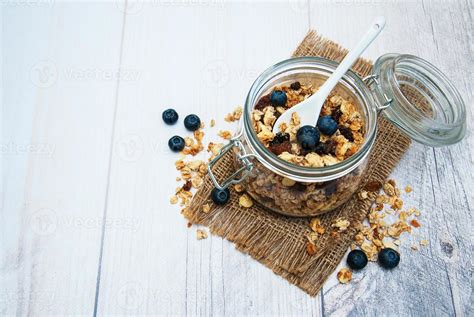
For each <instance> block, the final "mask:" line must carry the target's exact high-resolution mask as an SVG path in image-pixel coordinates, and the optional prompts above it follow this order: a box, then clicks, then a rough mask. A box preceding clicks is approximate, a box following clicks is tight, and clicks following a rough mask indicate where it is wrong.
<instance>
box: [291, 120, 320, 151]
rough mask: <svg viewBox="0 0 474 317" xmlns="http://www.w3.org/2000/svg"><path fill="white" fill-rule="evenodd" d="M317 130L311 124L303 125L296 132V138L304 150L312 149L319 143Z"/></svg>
mask: <svg viewBox="0 0 474 317" xmlns="http://www.w3.org/2000/svg"><path fill="white" fill-rule="evenodd" d="M319 137H320V135H319V131H318V129H316V128H315V127H313V126H310V125H305V126H302V127H301V128H299V129H298V132H296V140H297V141H298V143H299V145H300V146H301V147H302V148H303V149H304V150H310V151H313V150H314V149H315V148H316V146H317V145H318V144H319Z"/></svg>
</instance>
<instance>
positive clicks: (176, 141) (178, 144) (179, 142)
mask: <svg viewBox="0 0 474 317" xmlns="http://www.w3.org/2000/svg"><path fill="white" fill-rule="evenodd" d="M168 146H169V148H170V150H171V151H173V152H180V151H182V150H183V149H184V139H183V138H182V137H180V136H178V135H175V136H173V137H171V139H169V141H168Z"/></svg>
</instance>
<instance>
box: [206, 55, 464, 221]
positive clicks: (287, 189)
mask: <svg viewBox="0 0 474 317" xmlns="http://www.w3.org/2000/svg"><path fill="white" fill-rule="evenodd" d="M337 65H338V64H337V63H335V62H333V61H330V60H327V59H324V58H318V57H300V58H292V59H288V60H285V61H282V62H280V63H278V64H276V65H274V66H272V67H270V68H269V69H267V70H266V71H264V72H263V73H262V74H261V75H260V76H259V77H258V78H257V80H256V81H255V82H254V84H253V85H252V87H251V88H250V91H249V93H248V96H247V99H246V102H245V107H244V113H243V118H242V120H241V124H240V128H239V132H238V134H237V135H236V136H235V137H234V138H233V139H232V140H231V142H230V143H229V144H228V145H226V146H224V147H223V149H222V150H221V154H220V155H219V156H217V157H216V158H215V159H214V160H213V161H212V162H211V163H210V164H209V172H210V177H211V179H212V181H213V183H214V185H215V187H216V188H219V189H223V188H226V187H228V186H230V185H232V184H237V183H241V184H243V185H244V188H245V190H246V191H247V193H248V194H249V195H251V196H252V197H253V199H254V200H255V201H257V202H258V203H260V204H262V205H263V206H265V207H267V208H269V209H271V210H273V211H275V212H278V213H281V214H284V215H288V216H314V215H318V214H322V213H325V212H328V211H330V210H333V209H335V208H337V207H339V206H340V205H342V204H343V203H345V202H346V201H347V200H348V199H349V198H350V197H351V196H352V194H353V193H354V192H356V191H357V189H358V188H359V186H360V183H361V181H362V177H363V174H364V171H365V169H366V167H367V160H368V155H369V153H370V152H371V150H372V147H373V145H374V141H375V137H376V134H377V117H378V115H380V114H382V115H384V116H385V117H386V118H387V119H388V120H389V121H391V122H392V123H393V124H395V125H396V126H397V127H398V128H399V129H400V130H402V131H403V132H404V133H406V134H407V135H408V136H410V137H411V138H412V139H413V140H415V141H418V142H421V143H423V144H427V145H430V146H443V145H448V144H453V143H456V142H458V141H460V140H461V139H462V138H463V136H464V134H465V131H466V109H465V105H464V102H463V100H462V98H461V96H460V94H459V93H458V91H457V90H456V89H455V88H454V86H453V85H452V84H451V83H450V81H449V80H448V79H447V78H446V76H444V75H443V74H442V73H441V71H440V70H438V69H437V68H436V67H434V66H433V65H431V64H430V63H428V62H427V61H425V60H423V59H421V58H418V57H415V56H412V55H399V54H386V55H383V56H381V57H380V58H379V59H377V61H376V62H375V64H374V67H373V70H372V74H371V75H369V76H367V77H366V78H364V79H362V78H360V77H359V76H358V75H357V74H356V73H354V72H353V71H348V72H347V73H346V74H345V75H344V77H343V78H342V79H341V81H340V82H339V84H338V85H337V86H336V88H335V89H334V90H333V92H336V94H338V95H340V96H342V97H343V98H344V99H346V100H350V101H351V102H352V103H353V104H354V105H356V107H357V108H358V111H359V113H361V114H362V117H363V120H364V123H365V141H364V143H363V145H362V146H361V147H360V148H359V150H358V151H357V152H356V153H355V154H353V155H352V156H350V157H349V158H347V159H345V160H343V161H342V162H339V163H337V164H334V165H330V166H324V167H318V168H314V167H305V166H299V165H295V164H292V163H289V162H287V161H284V160H282V159H281V158H279V157H278V156H276V155H275V154H273V153H272V152H271V151H269V150H268V149H267V148H266V147H265V146H263V144H262V143H261V141H260V140H259V139H258V138H257V134H256V132H255V130H254V128H253V123H252V115H251V114H252V111H253V109H254V107H255V105H256V103H257V101H258V100H259V99H260V98H261V97H262V96H263V95H265V94H267V93H268V92H269V91H270V90H271V89H272V88H273V87H275V86H277V85H284V84H286V83H288V84H289V83H291V82H295V81H299V82H304V83H308V84H311V85H313V86H314V87H319V86H321V84H322V83H323V82H324V81H325V80H326V78H327V77H329V76H330V75H331V73H332V72H333V71H334V70H335V69H336V68H337ZM228 151H233V152H234V156H235V166H236V171H235V173H234V174H233V175H231V176H230V177H229V178H228V179H226V180H223V181H222V183H219V182H218V181H217V179H216V178H215V177H214V175H213V173H212V167H213V165H214V164H215V163H216V162H217V161H218V160H219V158H220V157H221V156H222V155H224V154H225V153H226V152H228Z"/></svg>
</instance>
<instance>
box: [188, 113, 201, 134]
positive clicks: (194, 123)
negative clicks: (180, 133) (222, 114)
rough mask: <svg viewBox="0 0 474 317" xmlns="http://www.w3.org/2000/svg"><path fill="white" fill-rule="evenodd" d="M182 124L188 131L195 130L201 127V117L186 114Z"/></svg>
mask: <svg viewBox="0 0 474 317" xmlns="http://www.w3.org/2000/svg"><path fill="white" fill-rule="evenodd" d="M184 126H185V127H186V129H188V130H189V131H196V130H197V129H199V128H200V127H201V119H199V117H198V116H196V115H195V114H190V115H187V116H186V118H184Z"/></svg>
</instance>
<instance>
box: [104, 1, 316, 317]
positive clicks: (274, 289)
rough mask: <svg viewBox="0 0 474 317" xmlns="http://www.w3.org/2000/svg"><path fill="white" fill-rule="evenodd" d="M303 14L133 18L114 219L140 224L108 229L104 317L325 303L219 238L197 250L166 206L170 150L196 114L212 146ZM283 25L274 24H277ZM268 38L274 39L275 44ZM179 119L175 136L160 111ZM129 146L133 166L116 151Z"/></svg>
mask: <svg viewBox="0 0 474 317" xmlns="http://www.w3.org/2000/svg"><path fill="white" fill-rule="evenodd" d="M307 14H308V12H307V11H304V10H300V9H298V8H296V9H295V10H293V9H292V7H291V6H290V5H289V3H287V2H282V3H275V4H273V5H272V6H268V5H267V4H264V3H259V4H255V5H252V4H244V3H238V4H234V3H231V2H225V3H224V2H220V1H218V2H212V1H211V2H204V3H203V4H202V5H199V4H198V5H193V6H189V5H178V4H176V5H163V4H160V3H142V4H141V5H140V7H134V8H133V12H132V11H131V12H129V14H127V16H126V22H125V23H126V27H125V34H124V47H123V60H122V65H121V67H122V68H124V69H133V70H136V71H138V72H139V73H140V80H139V81H133V82H121V83H120V88H119V89H120V94H119V102H118V109H117V120H116V129H115V132H114V156H113V160H112V169H111V179H110V184H111V186H110V189H109V195H108V197H109V203H108V209H107V218H115V219H130V220H136V221H137V223H138V224H139V227H138V228H137V230H135V231H130V230H109V228H106V230H105V238H104V247H103V250H104V252H103V260H102V273H101V281H100V291H99V300H98V303H99V305H98V313H99V314H124V313H128V314H145V313H147V314H158V313H160V314H175V315H184V314H189V315H224V314H230V315H257V314H258V315H262V314H268V315H273V314H296V313H300V314H305V315H309V314H314V315H317V314H319V312H320V311H321V308H320V305H319V300H318V299H314V298H309V297H307V296H305V295H304V294H303V293H302V292H299V291H298V290H297V289H295V288H294V287H292V286H290V285H289V284H288V283H287V282H286V281H284V280H282V279H281V278H278V277H276V276H274V274H273V273H272V272H271V271H269V270H267V269H265V268H264V267H261V266H260V265H256V263H255V262H254V261H253V260H252V259H251V258H250V257H245V256H243V255H242V254H241V253H239V252H238V251H236V250H235V248H234V246H233V245H232V244H230V243H228V242H227V241H223V240H221V239H219V238H215V237H210V238H208V239H206V240H203V241H197V240H196V228H190V229H188V228H187V227H186V222H185V220H184V219H183V217H182V216H181V215H180V214H179V209H178V208H176V207H174V206H171V205H170V204H169V198H170V197H171V196H172V195H173V193H174V190H175V187H176V186H179V183H176V182H175V178H176V176H178V175H177V173H176V171H175V170H174V161H175V160H176V159H177V158H178V156H177V155H176V154H173V153H171V152H170V151H169V149H168V148H167V145H166V142H167V141H168V139H169V138H170V137H171V136H172V135H173V134H179V135H183V136H186V135H190V133H189V132H186V131H185V130H184V128H183V126H182V120H183V118H184V116H185V115H187V114H189V113H197V114H198V115H199V116H200V117H201V118H202V119H203V121H204V122H205V123H206V124H207V125H209V121H210V119H211V118H214V119H216V120H217V122H218V124H217V125H216V127H215V128H213V129H205V131H206V133H207V139H206V140H207V141H210V140H217V139H218V137H217V132H218V130H219V129H231V130H234V129H235V125H229V124H225V123H223V117H224V116H225V114H226V113H228V112H229V111H231V110H232V109H234V107H235V106H237V105H239V104H240V105H241V104H243V101H244V98H245V96H246V93H247V90H248V88H249V87H250V85H251V83H252V82H253V80H254V79H255V78H256V76H257V75H258V74H259V73H260V72H261V71H263V70H264V69H265V68H266V67H268V66H270V65H272V64H274V63H275V62H277V61H279V60H281V59H284V58H288V57H289V56H290V54H291V52H292V51H293V50H294V48H295V47H296V46H297V44H298V43H299V41H300V40H301V39H302V38H303V37H304V35H305V34H306V32H307V30H308V19H307ZM275 17H278V18H275ZM268 30H271V32H272V34H275V35H277V38H274V37H273V36H269V33H268ZM168 107H173V108H175V109H177V111H178V112H179V114H180V115H181V119H180V121H179V123H178V124H177V125H175V126H172V127H169V126H165V125H164V124H163V123H162V121H161V117H160V116H161V113H162V111H163V110H164V109H166V108H168ZM123 146H130V152H129V154H130V155H129V156H124V155H123V153H121V152H120V149H121V148H122V147H123Z"/></svg>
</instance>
